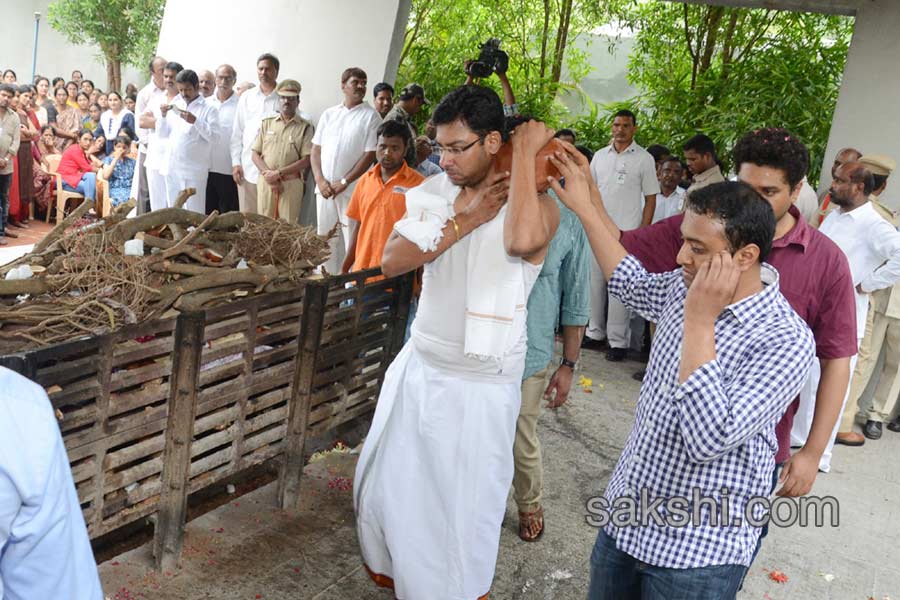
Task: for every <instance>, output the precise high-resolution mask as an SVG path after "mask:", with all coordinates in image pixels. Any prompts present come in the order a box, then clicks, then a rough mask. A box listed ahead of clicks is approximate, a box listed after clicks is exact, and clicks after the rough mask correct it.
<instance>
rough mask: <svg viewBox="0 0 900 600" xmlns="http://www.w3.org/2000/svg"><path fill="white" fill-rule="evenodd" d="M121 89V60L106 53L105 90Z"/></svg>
mask: <svg viewBox="0 0 900 600" xmlns="http://www.w3.org/2000/svg"><path fill="white" fill-rule="evenodd" d="M112 90H115V91H117V92H119V91H121V90H122V61H121V60H119V59H117V58H113V57H111V56H109V55H108V54H107V55H106V91H112Z"/></svg>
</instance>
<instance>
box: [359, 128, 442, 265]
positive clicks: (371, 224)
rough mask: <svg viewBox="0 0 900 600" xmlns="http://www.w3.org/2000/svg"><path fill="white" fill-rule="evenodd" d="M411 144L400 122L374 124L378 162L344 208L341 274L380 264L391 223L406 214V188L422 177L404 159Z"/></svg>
mask: <svg viewBox="0 0 900 600" xmlns="http://www.w3.org/2000/svg"><path fill="white" fill-rule="evenodd" d="M411 143H412V140H411V139H410V134H409V128H408V127H407V126H406V125H404V124H403V123H400V122H398V121H393V120H391V121H385V122H384V123H382V124H381V125H380V126H379V127H378V146H377V148H376V150H375V157H376V159H377V161H378V164H376V165H375V166H374V167H372V168H371V169H369V170H368V171H367V172H366V173H365V175H363V176H362V177H360V178H359V183H358V184H357V185H356V189H355V190H353V197H352V198H351V199H350V206H349V207H348V208H347V216H348V217H349V218H350V219H351V221H350V248H349V249H348V250H347V258H346V259H344V265H343V267H342V269H341V272H342V273H348V272H350V271H351V270H353V271H362V270H363V269H371V268H372V267H379V266H381V255H382V254H383V253H384V246H385V244H387V240H388V237H390V235H391V231H393V229H394V223H396V222H397V221H399V220H400V219H402V218H403V215H405V214H406V190H408V189H410V188H414V187H416V186H417V185H419V184H420V183H422V180H423V179H424V177H422V175H420V174H419V173H417V172H416V171H415V170H414V169H412V168H410V167H409V165H407V164H406V161H405V160H404V156H405V155H406V149H407V148H408V147H409V144H411Z"/></svg>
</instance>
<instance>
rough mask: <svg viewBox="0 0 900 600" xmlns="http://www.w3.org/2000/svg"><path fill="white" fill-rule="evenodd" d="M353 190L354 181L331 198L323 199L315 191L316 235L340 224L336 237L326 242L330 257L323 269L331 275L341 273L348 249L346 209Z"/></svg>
mask: <svg viewBox="0 0 900 600" xmlns="http://www.w3.org/2000/svg"><path fill="white" fill-rule="evenodd" d="M355 188H356V182H355V181H354V182H353V183H352V184H350V186H349V187H348V188H347V189H346V190H344V191H343V192H341V193H340V194H339V195H337V196H332V197H331V198H325V197H324V196H322V195H321V194H319V193H318V189H317V191H316V233H317V234H319V235H326V234H328V233H329V232H330V231H331V230H332V229H333V228H334V226H335V225H337V224H338V223H340V224H341V226H340V227H338V231H337V235H336V236H334V237H333V238H331V240H329V242H328V246H329V250H330V252H331V256H329V257H328V260H326V261H325V263H324V266H325V269H326V270H327V271H328V272H329V273H331V274H332V275H334V274H338V273H340V272H341V266H342V265H343V264H344V258H345V257H346V256H347V250H349V249H350V234H349V227H350V221H349V217H347V209H348V208H349V207H350V198H351V197H352V196H353V190H354V189H355Z"/></svg>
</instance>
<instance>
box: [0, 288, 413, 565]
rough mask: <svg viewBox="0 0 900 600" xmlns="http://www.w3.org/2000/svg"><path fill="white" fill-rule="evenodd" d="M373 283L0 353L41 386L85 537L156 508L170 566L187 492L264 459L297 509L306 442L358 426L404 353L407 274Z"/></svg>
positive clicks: (158, 536) (159, 545) (286, 504)
mask: <svg viewBox="0 0 900 600" xmlns="http://www.w3.org/2000/svg"><path fill="white" fill-rule="evenodd" d="M377 274H378V270H370V271H362V272H358V273H353V274H350V275H344V276H339V277H328V278H324V279H318V280H316V279H308V280H303V281H302V282H301V283H299V284H298V286H297V287H296V289H293V290H291V291H287V292H277V293H268V294H262V295H258V296H253V297H248V298H246V299H242V300H239V301H235V302H232V303H230V304H226V305H223V306H219V307H216V308H211V309H208V310H203V311H200V312H186V313H181V314H179V315H178V316H177V317H172V318H168V319H161V320H157V321H152V322H147V323H140V324H136V325H130V326H126V327H124V328H122V329H119V330H117V331H114V332H112V333H109V334H106V335H102V336H98V337H91V338H82V339H78V340H74V341H70V342H66V343H63V344H58V345H55V346H49V347H44V348H39V349H35V350H31V351H27V352H21V353H17V354H10V355H6V356H0V364H2V365H4V366H6V367H9V368H11V369H13V370H15V371H17V372H19V373H21V374H23V375H25V376H26V377H28V378H30V379H32V380H34V381H36V382H38V383H39V384H40V385H42V386H43V387H44V388H45V389H46V390H47V391H48V394H49V397H50V400H51V402H52V404H53V407H54V408H55V409H56V414H57V418H58V419H59V420H60V429H61V430H62V435H63V440H64V442H65V445H66V449H67V451H68V453H69V460H70V463H71V467H72V475H73V478H74V480H75V486H76V488H77V491H78V497H79V499H80V501H81V507H82V510H83V514H84V519H85V522H86V523H87V526H88V532H89V534H90V536H91V538H96V537H99V536H101V535H104V534H106V533H109V532H110V531H113V530H115V529H118V528H120V527H123V526H125V525H127V524H129V523H132V522H134V521H136V520H138V519H141V518H145V517H147V516H149V515H152V514H154V513H155V514H156V528H155V532H154V536H155V545H154V549H155V552H154V553H155V556H156V561H157V566H158V567H159V568H161V569H171V568H172V567H173V566H174V565H175V564H176V563H177V562H178V558H179V555H180V552H181V546H182V541H183V529H184V523H185V515H186V507H187V498H188V495H189V494H192V493H194V492H197V491H198V490H201V489H203V488H206V487H208V486H210V485H213V484H215V483H216V482H220V481H221V480H223V479H224V478H227V477H229V476H231V475H234V474H235V473H238V472H240V471H243V470H245V469H247V468H248V467H252V466H254V465H258V464H261V463H263V462H266V461H272V460H277V461H278V462H279V464H280V475H279V494H278V497H279V502H280V504H281V506H282V507H283V508H285V509H290V508H295V507H297V506H298V502H299V497H300V489H301V481H300V479H301V474H302V472H303V466H304V464H305V459H306V456H305V452H304V448H305V445H306V441H307V439H308V438H309V437H310V436H317V435H321V434H326V433H328V432H330V431H333V430H335V429H336V428H337V427H339V426H342V425H346V424H347V423H349V422H352V421H353V420H360V419H369V418H370V417H371V412H372V411H373V409H374V407H375V402H376V400H377V397H378V392H379V389H380V387H381V382H382V379H383V377H384V373H385V370H386V369H387V367H388V365H389V364H390V363H391V361H392V360H393V358H394V357H395V356H396V354H397V353H398V352H399V351H400V348H401V346H402V344H403V337H404V332H405V327H406V321H407V317H408V314H409V301H410V297H411V293H412V275H411V274H409V275H405V276H402V277H397V278H393V279H385V280H378V281H369V282H367V279H370V278H372V276H373V275H377ZM348 284H349V286H348Z"/></svg>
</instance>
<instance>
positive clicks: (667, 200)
mask: <svg viewBox="0 0 900 600" xmlns="http://www.w3.org/2000/svg"><path fill="white" fill-rule="evenodd" d="M684 196H685V191H684V190H683V189H681V188H680V187H678V186H677V185H676V186H675V190H674V191H673V192H672V194H671V195H670V196H666V195H664V194H663V192H662V190H660V191H659V193H658V194H657V195H656V210H655V211H653V222H654V223H656V222H657V221H662V220H663V219H668V218H669V217H674V216H675V215H677V214H679V213H680V212H681V210H682V209H683V208H684Z"/></svg>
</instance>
